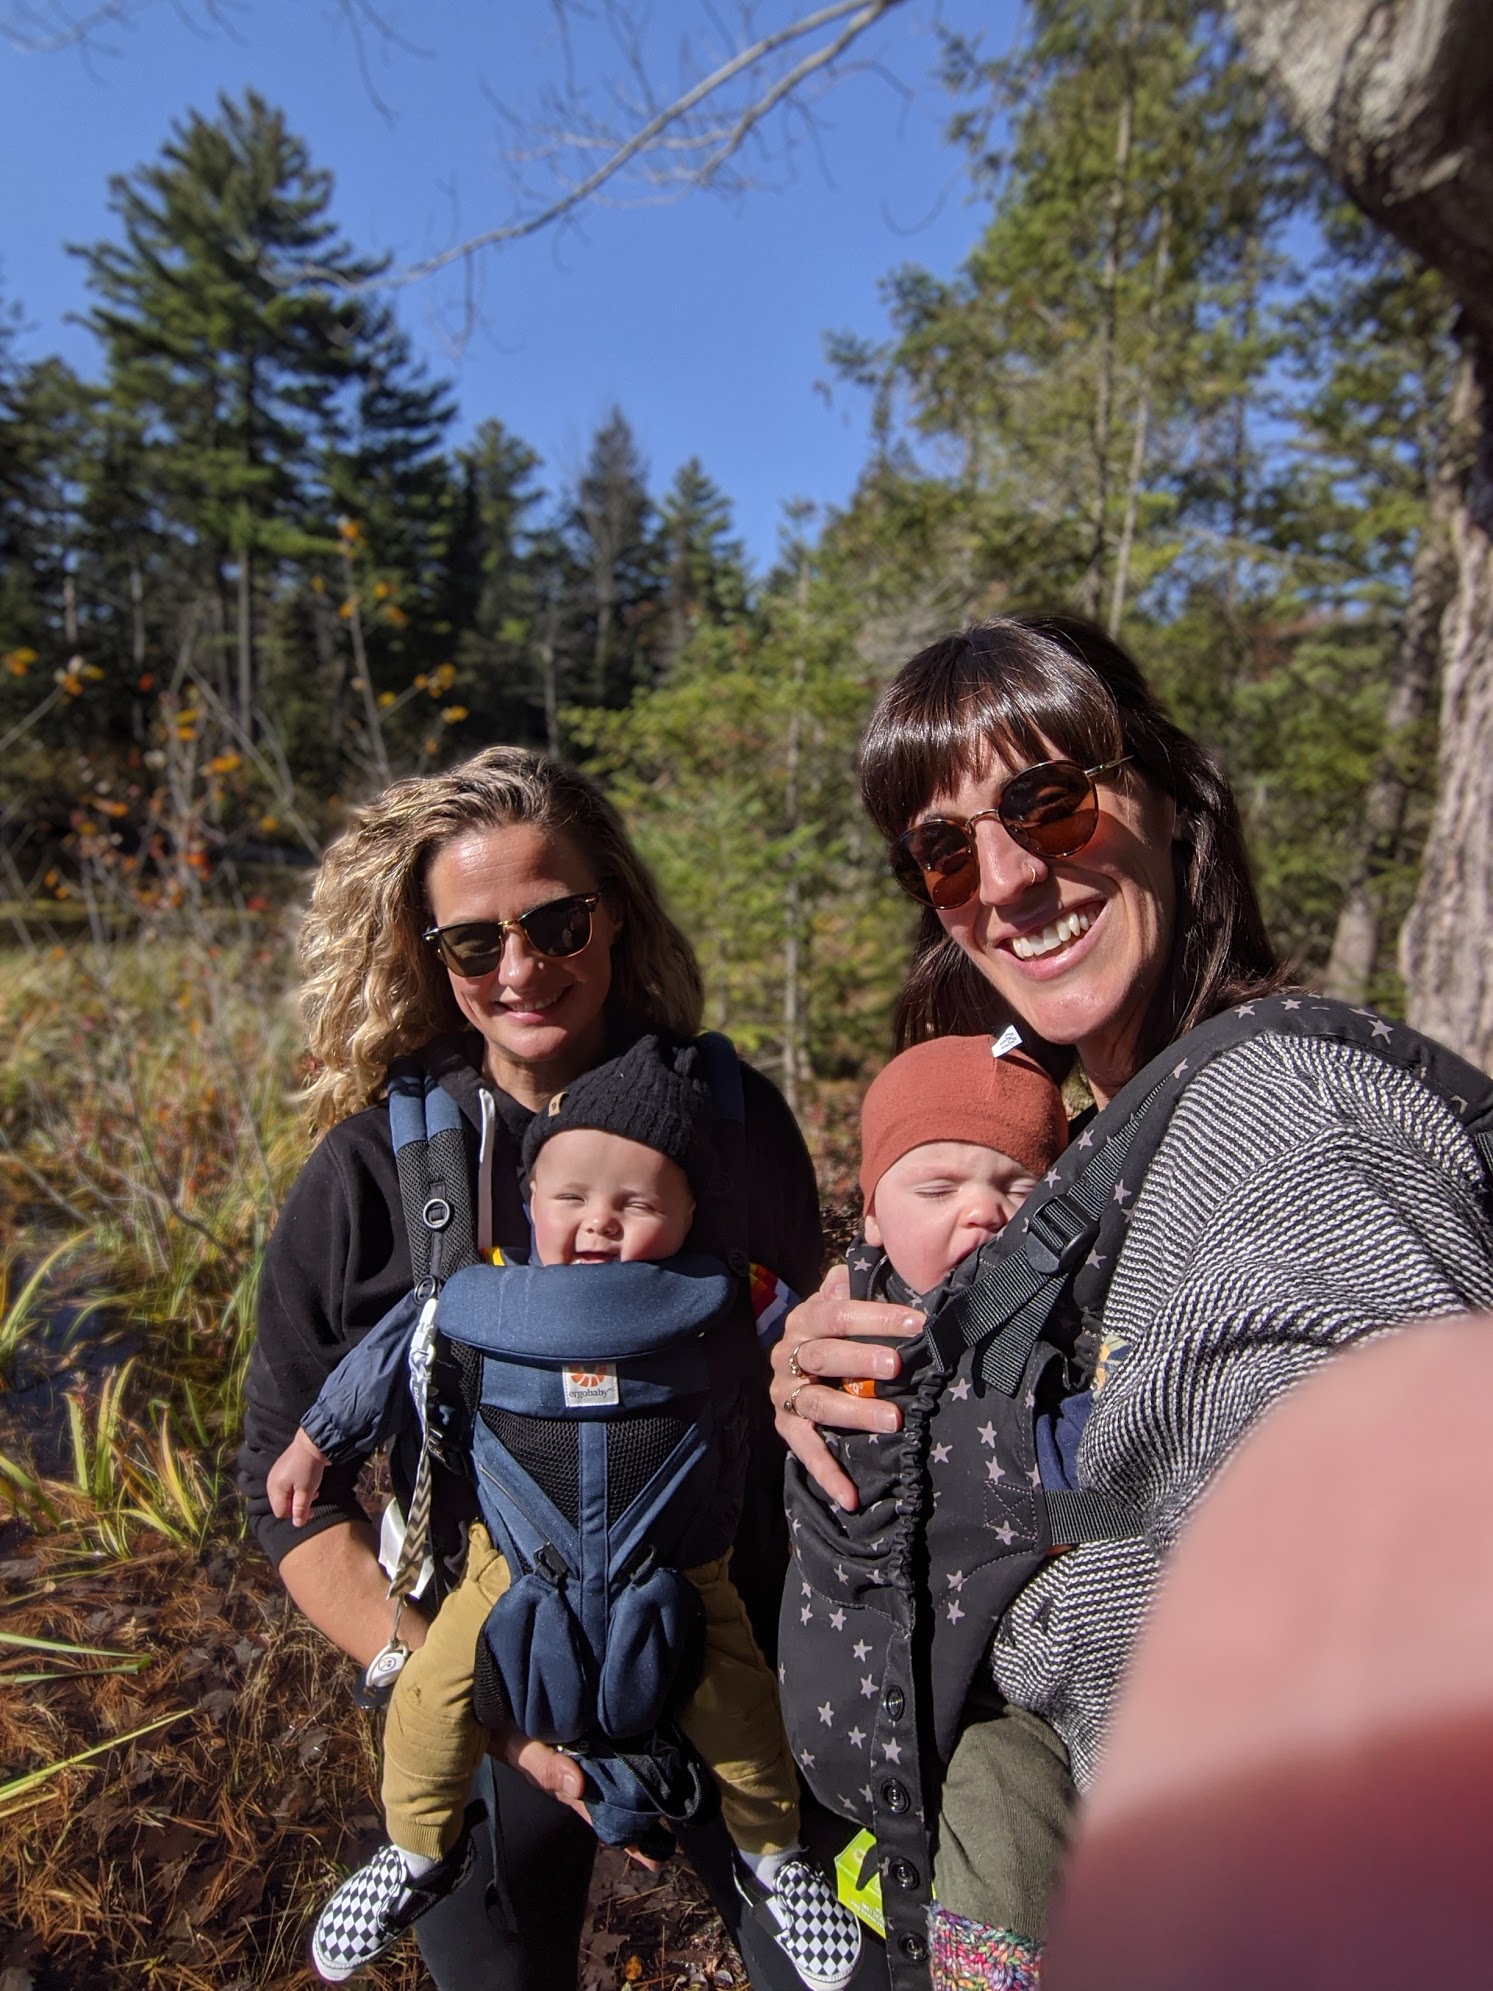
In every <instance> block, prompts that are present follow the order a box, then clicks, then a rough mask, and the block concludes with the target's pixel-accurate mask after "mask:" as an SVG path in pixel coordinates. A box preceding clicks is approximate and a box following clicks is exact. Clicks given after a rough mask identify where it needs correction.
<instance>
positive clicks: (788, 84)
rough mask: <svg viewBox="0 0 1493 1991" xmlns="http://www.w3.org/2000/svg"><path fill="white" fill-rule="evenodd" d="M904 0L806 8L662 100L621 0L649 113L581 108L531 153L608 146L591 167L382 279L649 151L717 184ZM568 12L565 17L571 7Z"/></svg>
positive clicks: (589, 185) (552, 203)
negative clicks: (591, 122) (738, 102)
mask: <svg viewBox="0 0 1493 1991" xmlns="http://www.w3.org/2000/svg"><path fill="white" fill-rule="evenodd" d="M903 4H905V0H831V4H830V5H828V6H825V7H821V8H818V9H816V10H815V11H814V12H812V13H808V14H803V15H801V16H799V18H798V19H797V20H794V21H790V22H788V23H787V24H786V25H785V26H783V27H781V28H775V29H774V30H772V32H771V33H769V34H765V35H761V36H759V37H758V38H757V39H756V40H754V41H752V42H750V43H748V44H746V45H745V46H743V47H741V48H739V49H737V50H736V51H735V52H734V53H733V54H731V55H730V56H729V57H727V59H726V60H725V61H723V62H721V63H719V64H717V65H716V66H715V67H714V68H712V69H711V70H710V71H709V72H708V73H707V74H706V75H704V76H701V77H700V78H699V79H698V80H697V81H696V82H694V83H692V84H691V85H690V86H689V87H688V88H686V89H684V90H682V91H680V92H679V94H678V95H676V96H675V97H674V98H673V99H672V100H671V101H670V102H668V103H666V104H663V105H661V106H658V107H656V108H655V107H654V106H653V102H652V98H651V93H650V92H649V91H648V85H647V74H646V67H645V64H644V60H643V55H642V50H641V47H640V45H639V43H638V40H637V31H636V27H635V24H634V23H633V22H632V20H631V17H630V16H628V15H626V14H625V13H623V12H622V11H621V10H620V9H618V8H615V7H612V8H609V9H608V12H609V15H610V17H611V23H612V29H613V34H614V38H615V39H616V40H617V41H618V44H619V46H620V48H621V50H622V54H623V61H624V67H625V68H626V69H627V70H628V71H629V72H630V73H631V74H632V76H633V77H634V80H635V82H636V83H637V84H638V85H639V86H640V88H641V89H642V90H643V92H644V107H645V115H644V116H643V119H642V122H641V123H639V124H637V125H636V126H635V128H634V129H633V130H631V131H629V132H628V133H627V134H626V135H625V136H623V137H620V138H619V137H618V136H617V135H616V133H615V132H614V131H610V130H605V129H602V128H600V127H595V128H590V129H588V128H587V120H586V119H584V118H577V119H576V122H575V125H574V126H573V127H572V128H571V129H570V130H568V131H567V130H561V131H558V132H556V133H555V134H554V135H553V136H552V137H551V138H550V139H549V141H548V142H547V143H546V145H545V146H544V147H543V148H540V149H537V150H536V151H534V152H533V153H531V154H530V157H531V158H535V159H537V158H540V157H553V156H554V154H555V153H556V152H558V151H561V150H565V151H570V152H578V151H588V150H603V149H604V150H605V155H606V156H605V157H604V158H603V159H602V160H601V161H600V163H599V164H598V165H596V166H595V167H593V168H592V169H591V171H589V172H587V173H585V174H583V175H582V176H581V177H580V178H579V179H577V180H576V181H575V182H574V183H573V184H572V185H570V186H567V187H565V188H564V189H563V191H561V192H560V193H559V194H557V195H555V196H554V197H553V198H550V199H540V200H538V201H537V203H536V204H535V205H534V206H532V207H531V208H529V209H528V211H526V212H520V213H518V214H516V215H515V216H514V217H513V218H512V219H511V220H509V221H506V222H503V223H500V224H499V225H498V226H497V227H495V228H489V229H484V230H483V231H482V232H481V233H479V234H476V235H472V236H469V237H468V238H467V239H466V240H465V241H463V242H459V243H456V244H455V245H453V246H452V247H451V248H449V249H443V250H441V251H439V252H438V253H437V254H435V255H432V256H426V257H423V258H421V259H420V260H419V261H418V262H413V263H410V264H407V265H406V266H405V267H404V268H402V269H400V270H397V271H395V272H393V273H392V274H388V275H385V276H383V277H381V278H380V279H378V282H379V283H380V285H387V284H389V283H397V284H405V283H414V282H417V281H419V280H420V279H422V278H424V277H429V276H434V275H435V274H436V273H437V272H438V271H440V270H444V269H448V268H450V267H451V266H452V265H453V264H455V263H462V262H469V261H470V260H471V259H472V258H473V257H474V256H477V255H479V254H480V253H481V252H482V251H483V250H485V249H495V248H499V247H502V246H503V245H505V244H507V243H510V242H518V241H522V240H524V239H525V238H526V237H528V236H531V235H537V234H540V233H541V232H542V231H543V230H544V229H546V228H552V227H554V226H555V225H556V223H558V222H562V221H564V220H566V219H568V218H569V217H570V216H572V215H573V214H575V213H576V212H577V210H578V209H580V208H582V207H583V206H585V204H586V203H587V202H588V201H592V200H594V199H595V198H596V197H597V196H598V195H599V194H601V193H602V192H604V191H605V189H607V188H608V187H609V186H611V185H612V184H613V183H614V182H615V181H617V180H618V179H619V178H620V177H621V176H622V175H623V174H625V173H626V172H627V171H628V169H629V168H631V167H635V166H637V165H638V164H639V163H640V162H643V161H645V160H647V159H648V158H649V157H650V155H653V156H656V155H659V154H662V155H664V156H665V157H668V158H670V164H669V167H668V170H667V171H666V172H663V173H660V174H659V175H658V179H657V184H661V185H668V186H671V187H675V188H680V189H683V188H688V187H702V186H707V185H709V184H711V183H712V182H713V181H715V180H717V179H718V178H719V175H720V173H721V171H722V168H723V167H724V166H725V165H726V164H727V163H728V162H729V161H730V160H731V159H733V158H734V157H735V156H736V155H737V154H738V153H739V152H740V151H741V149H742V147H743V145H744V144H745V143H746V142H747V140H748V139H749V138H750V137H751V136H752V134H753V133H754V132H755V131H757V129H758V128H759V127H760V126H761V124H762V122H763V120H764V119H765V118H767V117H769V116H770V115H771V113H772V112H773V111H774V110H776V109H778V108H779V107H780V106H781V105H782V104H784V103H785V102H786V101H788V100H789V99H791V98H792V97H793V96H794V95H795V93H797V92H799V91H800V90H802V88H803V87H804V85H805V84H807V83H809V82H811V81H812V80H813V79H814V78H815V77H816V76H817V75H819V74H821V73H822V72H824V71H826V70H828V69H829V68H830V67H831V66H832V65H833V64H834V63H835V62H837V61H838V60H839V59H840V58H841V57H842V56H843V55H844V54H845V53H846V51H847V50H848V49H849V48H850V47H851V46H852V45H853V44H854V43H855V42H857V41H858V40H859V39H860V38H861V37H862V36H863V35H865V34H866V33H867V32H868V31H869V30H870V29H872V28H873V27H875V26H876V24H877V23H878V22H879V21H880V20H882V19H883V18H884V16H886V15H887V14H889V13H890V12H891V11H892V9H893V8H894V7H898V6H901V5H903ZM561 13H562V19H563V9H562V10H561ZM829 29H837V32H835V33H834V34H833V35H832V37H831V39H830V40H828V41H827V42H825V43H823V44H822V45H821V46H818V47H815V48H812V49H810V50H809V52H808V53H807V54H803V55H800V56H798V57H797V59H796V60H793V61H792V62H790V64H789V66H788V67H787V68H786V69H784V70H783V71H782V72H781V73H779V74H776V75H772V76H764V75H763V73H762V72H763V71H764V69H765V68H766V67H767V66H768V65H770V64H772V63H773V60H774V58H776V57H781V56H782V55H783V54H784V53H785V51H789V50H793V49H796V48H797V47H798V46H800V45H801V44H802V43H804V42H805V41H806V40H807V39H808V38H810V37H812V36H816V35H822V34H824V33H825V32H826V30H829ZM567 52H568V38H567ZM568 60H569V56H568V53H567V61H568ZM743 79H751V80H752V83H753V86H754V90H755V94H754V95H753V96H752V98H751V100H750V101H749V102H748V103H747V104H745V105H744V106H741V107H740V108H739V109H736V110H731V111H726V112H724V113H720V114H717V115H715V116H713V117H712V118H711V120H710V122H709V124H708V125H706V126H705V127H704V128H702V127H701V126H700V125H699V124H698V123H696V121H695V120H696V117H697V114H698V113H699V112H700V111H701V110H703V109H705V108H706V107H707V106H710V107H712V108H714V106H715V105H717V104H718V103H720V102H721V101H722V100H723V99H725V98H726V96H727V95H728V93H729V92H730V91H731V89H732V86H733V85H735V84H739V83H740V82H742V81H743ZM565 96H566V99H567V101H568V103H569V104H570V105H572V106H573V105H575V104H576V103H578V101H579V96H580V92H579V90H578V88H577V87H576V85H575V83H574V80H573V78H572V80H571V81H569V82H568V83H567V87H566V92H565ZM308 274H310V275H312V276H314V277H315V278H317V279H318V280H320V281H324V282H332V283H335V284H337V285H339V287H344V288H346V287H351V288H362V287H365V286H362V285H359V284H354V285H352V286H348V285H347V280H346V279H345V278H344V277H340V276H339V275H338V273H337V272H336V271H334V270H326V269H315V270H312V271H310V272H308Z"/></svg>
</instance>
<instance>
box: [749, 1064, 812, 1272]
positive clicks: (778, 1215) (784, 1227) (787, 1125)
mask: <svg viewBox="0 0 1493 1991" xmlns="http://www.w3.org/2000/svg"><path fill="white" fill-rule="evenodd" d="M741 1089H742V1098H743V1106H744V1110H745V1118H746V1157H747V1241H748V1249H749V1250H750V1251H751V1254H752V1257H753V1258H754V1259H755V1260H756V1261H757V1263H758V1264H759V1265H766V1266H768V1267H770V1268H771V1270H772V1271H774V1272H776V1273H777V1275H778V1277H779V1278H780V1279H783V1280H785V1281H786V1282H787V1284H788V1285H790V1286H791V1287H792V1288H793V1290H794V1292H795V1293H797V1294H798V1295H799V1297H800V1298H807V1296H808V1295H809V1294H810V1293H812V1292H815V1291H817V1289H818V1286H819V1279H820V1273H821V1271H822V1268H823V1263H824V1232H823V1230H822V1228H821V1226H820V1221H819V1185H818V1184H817V1183H816V1181H815V1180H814V1164H813V1162H812V1161H810V1159H809V1151H808V1149H807V1148H806V1147H805V1146H804V1137H803V1135H802V1134H801V1133H800V1132H799V1130H798V1122H797V1121H796V1120H795V1119H794V1117H793V1115H792V1114H791V1113H790V1112H789V1111H788V1107H787V1103H786V1101H785V1100H784V1098H783V1095H782V1094H781V1093H780V1092H779V1091H778V1089H777V1087H776V1086H775V1085H774V1084H773V1082H772V1080H771V1079H768V1078H764V1077H763V1076H762V1074H761V1072H759V1071H756V1070H754V1069H753V1067H752V1066H751V1065H747V1064H744V1065H743V1066H742V1068H741Z"/></svg>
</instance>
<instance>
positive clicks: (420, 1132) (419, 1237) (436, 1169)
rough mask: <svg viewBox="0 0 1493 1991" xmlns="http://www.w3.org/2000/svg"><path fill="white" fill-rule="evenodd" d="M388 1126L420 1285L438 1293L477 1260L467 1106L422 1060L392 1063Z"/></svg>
mask: <svg viewBox="0 0 1493 1991" xmlns="http://www.w3.org/2000/svg"><path fill="white" fill-rule="evenodd" d="M389 1127H390V1131H391V1133H392V1135H393V1140H394V1161H395V1165H396V1167H397V1168H398V1170H399V1198H400V1202H401V1203H402V1204H403V1206H404V1227H405V1232H406V1234H407V1236H408V1238H409V1247H410V1268H411V1275H412V1279H413V1283H414V1286H415V1289H416V1291H417V1292H418V1291H419V1290H420V1289H421V1288H422V1287H424V1286H425V1283H426V1281H432V1282H433V1284H432V1285H431V1287H430V1291H432V1292H434V1291H437V1290H438V1289H439V1288H440V1286H441V1285H442V1284H443V1283H444V1282H445V1281H446V1280H447V1279H449V1278H450V1276H451V1274H452V1273H453V1272H458V1271H460V1269H461V1268H462V1266H464V1265H475V1264H476V1262H477V1232H476V1226H475V1224H474V1222H473V1217H472V1181H471V1170H470V1166H469V1164H468V1161H467V1145H466V1136H465V1135H464V1134H463V1132H462V1126H461V1108H460V1107H459V1106H458V1105H457V1103H456V1101H455V1100H454V1099H453V1098H452V1097H451V1095H450V1093H449V1092H447V1091H446V1089H445V1087H444V1086H443V1085H441V1083H440V1081H439V1080H438V1079H436V1078H434V1077H433V1076H432V1075H431V1073H429V1072H427V1071H425V1070H424V1069H423V1068H422V1067H421V1065H420V1062H419V1060H418V1059H417V1058H398V1059H396V1060H395V1062H394V1063H393V1064H392V1065H391V1066H390V1067H389Z"/></svg>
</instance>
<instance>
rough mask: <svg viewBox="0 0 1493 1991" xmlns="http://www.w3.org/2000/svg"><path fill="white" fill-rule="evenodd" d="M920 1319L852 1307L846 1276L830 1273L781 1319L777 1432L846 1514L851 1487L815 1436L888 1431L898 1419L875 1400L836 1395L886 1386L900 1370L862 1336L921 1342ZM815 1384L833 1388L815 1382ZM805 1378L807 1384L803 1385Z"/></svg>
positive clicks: (776, 1356)
mask: <svg viewBox="0 0 1493 1991" xmlns="http://www.w3.org/2000/svg"><path fill="white" fill-rule="evenodd" d="M922 1331H923V1319H922V1316H921V1314H916V1313H911V1312H909V1310H908V1309H907V1308H906V1307H894V1306H887V1305H884V1304H883V1303H881V1302H880V1301H877V1300H852V1299H851V1297H850V1273H849V1271H848V1270H847V1269H846V1267H845V1266H843V1265H835V1266H832V1267H831V1268H830V1271H829V1273H828V1274H827V1275H826V1277H825V1281H824V1284H823V1285H822V1286H821V1287H820V1288H819V1291H818V1292H817V1293H816V1294H815V1295H814V1296H813V1298H812V1299H808V1300H803V1301H800V1303H799V1304H798V1305H797V1306H796V1307H795V1308H794V1309H793V1311H792V1313H791V1314H789V1316H788V1319H787V1321H786V1322H785V1324H784V1327H783V1335H782V1339H781V1340H780V1341H779V1342H778V1344H777V1346H776V1347H775V1348H774V1349H773V1351H772V1402H773V1409H774V1411H775V1412H776V1414H777V1426H778V1432H779V1435H780V1436H781V1438H782V1440H783V1442H784V1444H786V1445H787V1447H788V1449H789V1451H790V1452H792V1453H793V1455H794V1457H795V1458H796V1459H797V1460H798V1461H799V1463H800V1465H802V1467H803V1469H804V1471H805V1472H806V1473H808V1475H809V1477H810V1478H811V1479H813V1480H814V1481H816V1482H817V1484H818V1485H819V1486H820V1487H822V1488H823V1490H824V1492H825V1493H827V1494H828V1495H829V1497H830V1499H831V1500H833V1501H834V1502H835V1503H836V1505H837V1506H840V1507H843V1508H844V1509H845V1510H846V1512H847V1513H849V1512H851V1511H852V1510H853V1509H854V1508H855V1506H856V1505H857V1498H858V1497H857V1494H856V1490H855V1482H854V1481H853V1480H852V1479H851V1478H850V1475H849V1474H848V1473H847V1472H846V1471H845V1470H844V1468H843V1467H842V1466H841V1465H840V1464H839V1463H838V1461H837V1460H836V1459H835V1458H834V1456H833V1454H832V1453H831V1452H830V1449H829V1447H828V1446H827V1445H826V1444H825V1442H824V1440H823V1439H822V1438H821V1437H820V1435H819V1433H818V1431H817V1430H816V1429H815V1427H816V1425H820V1424H831V1425H834V1426H836V1427H837V1428H838V1429H840V1430H843V1431H896V1430H897V1429H898V1428H899V1427H900V1425H901V1423H902V1412H901V1411H900V1410H899V1409H898V1407H897V1405H896V1404H894V1403H883V1402H882V1401H881V1400H880V1399H879V1398H877V1397H862V1396H852V1395H850V1394H849V1393H848V1392H847V1391H845V1390H842V1389H840V1388H839V1387H838V1384H839V1380H840V1379H841V1378H843V1377H849V1378H879V1379H887V1378H890V1377H892V1376H895V1375H896V1374H897V1373H898V1372H899V1370H900V1369H901V1367H902V1357H901V1356H900V1355H899V1354H898V1353H897V1351H896V1349H895V1348H879V1347H876V1346H875V1345H874V1344H872V1345H868V1344H867V1343H866V1341H864V1340H863V1339H861V1337H862V1336H865V1335H883V1336H884V1335H901V1336H904V1337H909V1336H912V1335H914V1334H921V1333H922ZM819 1377H826V1378H831V1379H833V1380H830V1381H825V1382H820V1381H818V1380H817V1378H819ZM806 1378H807V1380H806Z"/></svg>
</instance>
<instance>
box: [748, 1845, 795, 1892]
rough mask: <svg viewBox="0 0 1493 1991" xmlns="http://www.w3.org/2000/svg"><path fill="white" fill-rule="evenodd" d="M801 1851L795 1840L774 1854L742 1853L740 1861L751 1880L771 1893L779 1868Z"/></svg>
mask: <svg viewBox="0 0 1493 1991" xmlns="http://www.w3.org/2000/svg"><path fill="white" fill-rule="evenodd" d="M738 1850H739V1849H738ZM802 1851H803V1848H802V1846H800V1845H799V1843H798V1841H797V1840H796V1839H795V1840H794V1842H793V1844H792V1845H791V1846H781V1847H779V1849H778V1850H777V1851H776V1852H775V1853H742V1855H741V1860H742V1865H743V1866H745V1867H746V1868H747V1870H748V1871H749V1872H750V1874H751V1876H752V1878H753V1880H755V1881H757V1882H758V1883H759V1885H761V1886H762V1887H765V1888H767V1889H768V1890H769V1891H771V1888H772V1884H773V1882H774V1881H775V1880H776V1879H777V1877H778V1869H779V1867H781V1866H782V1864H783V1862H784V1861H785V1860H792V1859H797V1858H798V1856H799V1855H800V1854H801V1853H802Z"/></svg>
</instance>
